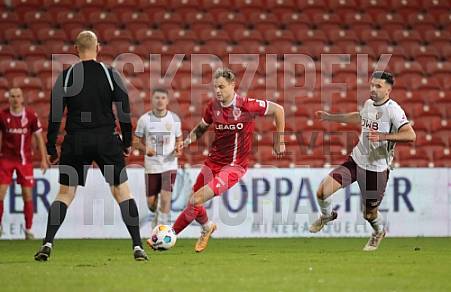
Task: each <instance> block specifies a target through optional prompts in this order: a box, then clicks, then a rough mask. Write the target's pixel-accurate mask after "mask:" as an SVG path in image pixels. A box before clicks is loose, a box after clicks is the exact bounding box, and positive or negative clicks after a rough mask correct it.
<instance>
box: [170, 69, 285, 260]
mask: <svg viewBox="0 0 451 292" xmlns="http://www.w3.org/2000/svg"><path fill="white" fill-rule="evenodd" d="M214 88H215V94H216V98H215V99H213V100H211V101H210V102H209V103H208V105H207V107H206V109H205V112H204V115H203V118H202V120H201V121H200V122H199V124H197V126H196V127H195V128H194V129H193V130H192V131H191V133H190V135H189V137H188V138H187V139H186V140H185V141H184V147H186V146H188V145H189V144H191V143H193V142H194V141H196V140H197V139H199V138H200V137H201V136H202V135H203V134H204V133H205V131H206V130H207V129H208V127H209V126H210V125H213V127H214V132H215V139H214V141H213V143H212V144H211V147H210V149H209V155H208V158H207V159H206V161H205V163H204V165H203V167H202V169H201V171H200V174H199V176H198V177H197V180H196V183H195V184H194V186H193V190H192V193H191V197H190V199H189V201H188V205H187V207H186V208H185V210H184V211H183V212H182V213H181V214H180V215H179V217H178V218H177V220H176V221H175V223H174V226H173V228H174V230H175V232H176V233H177V234H179V233H180V232H181V231H182V230H183V229H185V227H186V226H188V225H189V224H190V223H191V222H192V221H193V220H196V221H197V222H198V223H199V224H200V225H201V226H202V232H201V236H200V238H199V240H198V241H197V243H196V246H195V251H196V252H202V251H203V250H205V248H206V247H207V245H208V240H209V239H210V236H211V234H212V233H213V232H214V231H215V230H216V224H214V223H213V222H211V221H210V220H208V216H207V212H206V210H205V207H204V206H203V204H204V203H205V202H207V201H208V200H210V199H211V198H213V197H215V196H219V195H221V194H222V193H224V192H225V191H227V190H228V189H230V188H231V187H233V186H234V185H235V184H236V183H237V182H238V181H239V180H240V178H241V177H242V176H243V175H244V174H245V173H246V170H247V166H248V158H249V155H250V153H251V147H252V141H253V132H254V127H255V117H256V116H264V115H270V116H274V119H275V123H276V131H277V135H275V139H274V151H275V153H276V154H277V155H282V154H283V153H284V152H285V144H284V139H283V132H284V130H285V113H284V110H283V107H282V106H280V105H278V104H276V103H273V102H271V101H267V100H258V99H251V98H247V97H243V96H239V95H238V94H236V93H235V74H234V73H233V72H232V71H231V70H230V69H227V68H219V69H218V70H217V71H216V72H215V74H214Z"/></svg>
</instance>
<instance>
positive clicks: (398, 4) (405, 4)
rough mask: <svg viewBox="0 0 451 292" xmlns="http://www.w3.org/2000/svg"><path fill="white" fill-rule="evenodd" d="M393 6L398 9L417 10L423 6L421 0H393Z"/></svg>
mask: <svg viewBox="0 0 451 292" xmlns="http://www.w3.org/2000/svg"><path fill="white" fill-rule="evenodd" d="M391 6H392V7H393V8H394V9H396V10H398V11H405V12H415V11H418V10H420V9H421V8H422V4H421V0H409V1H405V0H391Z"/></svg>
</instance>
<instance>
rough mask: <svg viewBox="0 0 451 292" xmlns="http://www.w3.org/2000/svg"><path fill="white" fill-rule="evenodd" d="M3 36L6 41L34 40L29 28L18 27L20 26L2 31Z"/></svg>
mask: <svg viewBox="0 0 451 292" xmlns="http://www.w3.org/2000/svg"><path fill="white" fill-rule="evenodd" d="M4 38H5V40H6V41H8V42H10V43H11V42H15V41H29V42H33V41H34V40H35V36H34V34H33V32H32V31H31V30H30V29H20V28H17V29H16V28H12V29H7V30H6V31H5V32H4Z"/></svg>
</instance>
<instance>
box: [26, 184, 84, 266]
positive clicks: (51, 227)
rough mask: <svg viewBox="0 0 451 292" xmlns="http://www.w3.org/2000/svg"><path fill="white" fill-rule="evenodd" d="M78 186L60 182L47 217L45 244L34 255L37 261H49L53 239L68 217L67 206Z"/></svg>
mask: <svg viewBox="0 0 451 292" xmlns="http://www.w3.org/2000/svg"><path fill="white" fill-rule="evenodd" d="M76 190H77V187H76V186H69V185H63V184H60V189H59V191H58V195H57V196H56V198H55V200H54V201H53V202H52V205H50V209H49V213H48V217H47V229H46V233H45V238H44V240H43V245H42V246H41V248H40V249H39V250H38V252H37V253H36V254H35V255H34V259H35V260H37V261H47V259H48V258H49V257H50V252H51V250H52V247H53V240H54V239H55V235H56V233H57V232H58V229H59V228H60V227H61V224H63V221H64V219H65V218H66V213H67V208H68V206H69V205H70V203H71V202H72V201H73V199H74V197H75V193H76Z"/></svg>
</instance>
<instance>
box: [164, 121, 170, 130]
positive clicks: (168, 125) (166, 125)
mask: <svg viewBox="0 0 451 292" xmlns="http://www.w3.org/2000/svg"><path fill="white" fill-rule="evenodd" d="M164 126H165V128H166V130H167V131H170V130H172V124H170V123H166V124H164Z"/></svg>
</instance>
